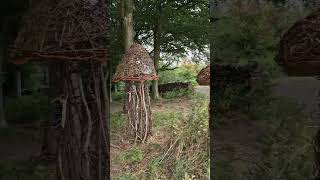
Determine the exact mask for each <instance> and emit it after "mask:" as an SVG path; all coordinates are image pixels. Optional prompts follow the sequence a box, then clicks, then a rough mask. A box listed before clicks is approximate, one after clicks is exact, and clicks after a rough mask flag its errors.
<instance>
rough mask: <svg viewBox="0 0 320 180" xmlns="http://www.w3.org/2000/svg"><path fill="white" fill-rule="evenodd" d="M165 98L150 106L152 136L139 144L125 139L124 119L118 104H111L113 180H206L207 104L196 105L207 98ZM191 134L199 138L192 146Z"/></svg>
mask: <svg viewBox="0 0 320 180" xmlns="http://www.w3.org/2000/svg"><path fill="white" fill-rule="evenodd" d="M167 97H170V98H168V99H161V100H158V101H156V102H153V103H152V117H153V125H154V126H153V135H152V137H151V138H150V139H149V141H148V142H147V143H145V144H138V145H134V144H129V143H128V142H127V141H126V140H125V139H126V137H125V129H126V123H125V121H126V119H125V117H124V116H123V115H121V113H119V111H120V110H121V103H119V102H114V103H113V104H114V106H113V108H112V112H113V113H112V121H111V129H112V132H111V143H112V147H111V156H112V163H111V164H112V166H111V175H112V179H115V180H116V179H117V180H118V179H119V180H120V179H121V180H125V179H128V180H129V179H130V180H131V179H186V180H187V179H194V178H196V179H208V176H207V175H208V163H209V162H208V159H209V155H208V150H207V142H208V136H207V135H208V134H207V129H208V128H207V127H208V124H207V123H208V111H207V106H208V104H205V105H202V106H203V107H204V108H202V109H199V107H200V105H199V104H197V103H199V101H202V100H201V98H202V99H205V100H208V99H207V98H208V97H202V96H201V97H195V96H192V97H190V96H189V97H186V96H183V97H178V98H175V97H174V96H173V95H170V96H167ZM205 100H204V101H202V102H206V101H205ZM202 104H203V103H202ZM195 106H198V108H195ZM197 118H198V119H197ZM197 120H199V121H201V122H202V124H201V123H197V122H196V121H197ZM186 121H190V122H189V124H187V123H186ZM192 121H194V122H196V124H192ZM193 131H197V132H198V133H199V134H196V133H194V132H193ZM193 135H194V136H195V137H194V138H195V139H198V141H194V143H192V142H191V140H192V136H193ZM188 136H189V137H190V138H189V139H188V138H186V137H188ZM196 146H197V147H196ZM186 148H188V149H186Z"/></svg>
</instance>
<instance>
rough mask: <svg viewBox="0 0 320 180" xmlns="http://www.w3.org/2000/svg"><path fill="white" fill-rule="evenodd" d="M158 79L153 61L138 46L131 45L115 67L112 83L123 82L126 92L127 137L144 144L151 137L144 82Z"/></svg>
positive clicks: (148, 104)
mask: <svg viewBox="0 0 320 180" xmlns="http://www.w3.org/2000/svg"><path fill="white" fill-rule="evenodd" d="M156 79H158V77H157V74H156V70H155V67H154V63H153V60H152V59H151V58H150V56H149V54H148V52H147V51H146V49H145V48H144V47H143V46H141V45H140V44H137V43H135V44H133V45H132V46H131V47H130V48H129V49H128V51H127V52H126V54H125V56H124V57H123V59H122V61H121V62H120V64H119V65H118V67H117V71H116V73H115V75H114V77H113V82H118V81H125V82H126V83H129V84H130V88H129V89H128V90H127V92H126V93H127V96H126V97H127V98H128V99H127V100H128V101H127V102H128V105H127V118H128V128H129V135H130V136H133V137H134V141H135V143H136V142H142V143H144V142H145V141H146V140H147V139H148V136H149V135H151V127H152V126H151V122H152V121H151V109H150V96H149V89H148V87H147V86H145V81H147V80H156Z"/></svg>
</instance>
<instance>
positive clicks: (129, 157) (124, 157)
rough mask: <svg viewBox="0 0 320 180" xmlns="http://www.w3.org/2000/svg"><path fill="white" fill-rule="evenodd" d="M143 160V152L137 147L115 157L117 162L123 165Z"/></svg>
mask: <svg viewBox="0 0 320 180" xmlns="http://www.w3.org/2000/svg"><path fill="white" fill-rule="evenodd" d="M143 158H144V152H143V151H142V150H141V149H139V148H138V147H132V148H130V149H128V150H126V151H123V152H121V153H120V154H119V156H118V157H117V159H116V160H117V161H118V162H121V163H124V164H132V163H139V162H140V161H142V160H143Z"/></svg>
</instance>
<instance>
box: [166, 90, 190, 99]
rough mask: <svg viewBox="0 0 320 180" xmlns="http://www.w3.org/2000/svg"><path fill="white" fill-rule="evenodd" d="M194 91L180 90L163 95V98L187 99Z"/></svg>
mask: <svg viewBox="0 0 320 180" xmlns="http://www.w3.org/2000/svg"><path fill="white" fill-rule="evenodd" d="M192 92H193V91H192V90H190V89H179V90H174V91H169V92H166V93H163V94H162V97H163V98H165V99H175V98H179V97H185V96H189V95H191V94H192Z"/></svg>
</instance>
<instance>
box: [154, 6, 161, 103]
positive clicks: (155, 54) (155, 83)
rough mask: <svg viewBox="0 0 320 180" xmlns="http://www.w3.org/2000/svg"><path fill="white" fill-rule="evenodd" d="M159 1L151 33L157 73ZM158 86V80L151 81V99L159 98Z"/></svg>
mask: <svg viewBox="0 0 320 180" xmlns="http://www.w3.org/2000/svg"><path fill="white" fill-rule="evenodd" d="M160 3H161V2H159V7H158V11H159V12H158V15H157V20H156V21H157V22H156V24H155V27H154V30H153V34H154V38H153V48H154V55H153V61H154V67H155V69H156V72H157V74H158V69H159V61H160V43H161V42H160V38H161V27H160V13H161V4H160ZM159 98H160V95H159V88H158V80H154V81H152V99H159Z"/></svg>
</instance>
